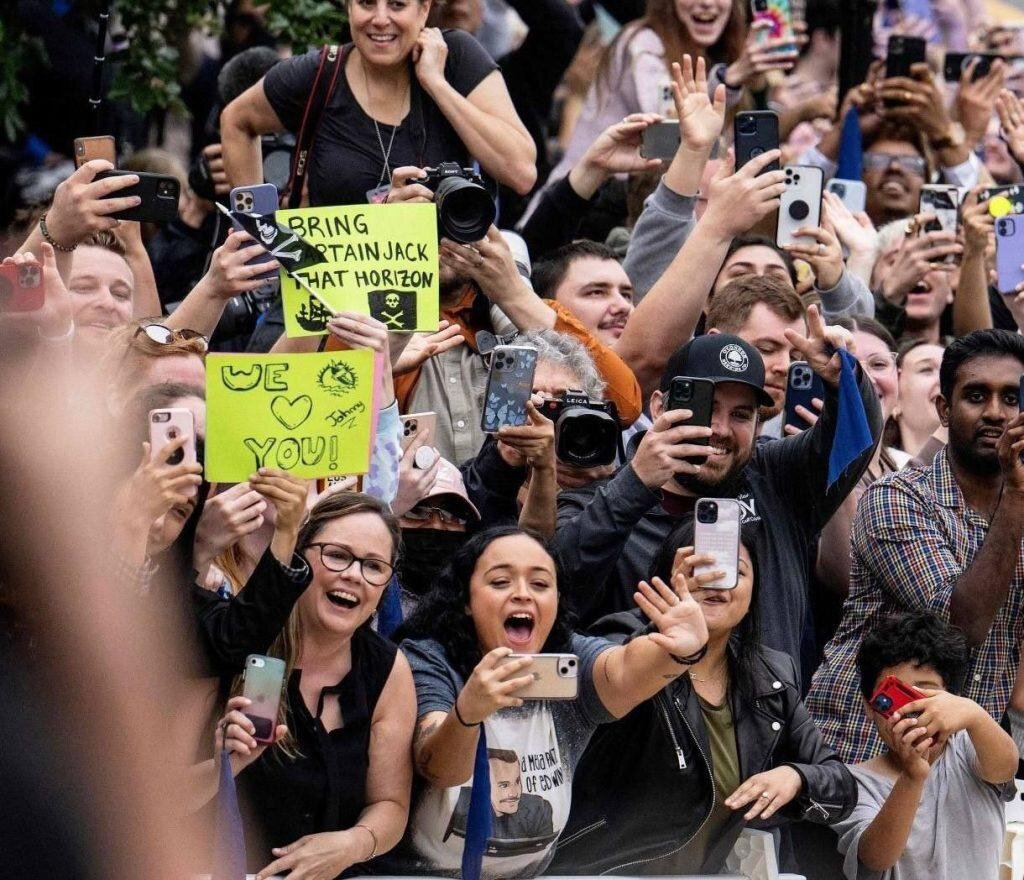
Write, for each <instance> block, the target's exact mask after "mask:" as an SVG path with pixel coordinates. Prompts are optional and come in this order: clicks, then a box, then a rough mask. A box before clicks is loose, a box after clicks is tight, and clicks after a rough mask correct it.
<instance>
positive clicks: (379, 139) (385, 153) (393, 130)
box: [359, 58, 405, 188]
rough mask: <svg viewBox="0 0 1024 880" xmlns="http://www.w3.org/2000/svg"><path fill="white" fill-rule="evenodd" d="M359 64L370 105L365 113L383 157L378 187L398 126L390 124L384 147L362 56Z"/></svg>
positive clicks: (385, 174)
mask: <svg viewBox="0 0 1024 880" xmlns="http://www.w3.org/2000/svg"><path fill="white" fill-rule="evenodd" d="M359 66H360V68H362V71H363V83H364V84H365V85H366V103H367V104H369V105H370V112H369V113H368V114H367V115H368V116H369V117H370V120H371V121H372V122H373V130H374V131H375V132H376V133H377V145H378V146H379V147H380V154H381V157H382V158H383V159H384V165H383V167H382V168H381V170H380V177H379V178H378V180H377V187H378V188H380V187H381V186H383V185H384V180H385V179H386V178H387V177H388V176H389V174H390V173H391V165H390V161H391V148H392V147H393V146H394V145H395V135H396V134H398V126H397V125H395V126H392V128H391V140H389V141H388V148H387V149H386V150H385V149H384V138H383V137H382V136H381V133H380V125H378V124H377V118H376V117H375V116H374V115H373V98H372V97H371V95H370V77H369V76H367V74H366V64H365V62H364V61H363V59H362V58H360V59H359ZM402 105H403V106H404V105H405V96H404V95H403V96H402Z"/></svg>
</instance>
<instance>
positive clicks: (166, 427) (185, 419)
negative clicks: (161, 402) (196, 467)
mask: <svg viewBox="0 0 1024 880" xmlns="http://www.w3.org/2000/svg"><path fill="white" fill-rule="evenodd" d="M181 436H184V437H186V438H187V439H186V440H185V445H184V446H182V447H181V448H180V449H176V450H175V451H174V452H173V453H171V457H170V458H168V459H167V463H168V464H181V463H182V462H187V463H188V464H195V463H196V425H195V419H194V418H193V417H192V410H190V409H177V408H172V409H151V410H150V411H149V445H150V455H151V456H152V457H153V459H154V460H155V459H156V457H157V455H158V454H159V452H160V450H161V449H163V448H164V447H165V446H166V445H167V444H168V443H170V442H171V441H172V440H177V439H178V438H179V437H181Z"/></svg>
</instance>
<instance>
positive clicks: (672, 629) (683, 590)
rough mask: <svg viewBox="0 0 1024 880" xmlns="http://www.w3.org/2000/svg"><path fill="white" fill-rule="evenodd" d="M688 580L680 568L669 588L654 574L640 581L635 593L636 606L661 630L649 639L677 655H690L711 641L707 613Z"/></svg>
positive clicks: (666, 651) (667, 651) (652, 634)
mask: <svg viewBox="0 0 1024 880" xmlns="http://www.w3.org/2000/svg"><path fill="white" fill-rule="evenodd" d="M686 580H687V579H686V577H685V576H683V575H682V574H681V573H680V572H678V571H677V572H676V573H675V574H673V575H672V586H671V587H669V586H668V585H667V584H666V583H665V582H664V581H663V580H662V579H661V578H660V577H654V578H651V582H650V583H647V581H640V583H639V584H638V587H637V592H636V593H634V594H633V599H634V600H635V601H636V604H637V606H638V607H639V608H640V610H641V611H643V613H644V614H646V615H647V617H648V618H649V619H650V621H651V623H653V624H654V625H655V626H656V627H657V629H658V631H657V632H656V633H651V634H650V635H649V636H648V638H649V639H650V640H651V641H652V642H653V643H654V644H656V645H657V646H658V647H659V648H661V649H662V650H663V651H665V653H667V654H671V655H672V656H674V657H689V656H691V655H692V654H695V653H697V651H699V650H700V649H701V648H703V647H704V646H705V645H706V644H707V642H708V625H707V622H706V621H705V620H704V612H703V611H701V608H700V605H698V604H697V601H696V600H695V599H694V598H693V596H691V595H690V591H689V589H688V588H687V585H686Z"/></svg>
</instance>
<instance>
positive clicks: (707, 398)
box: [665, 376, 715, 445]
mask: <svg viewBox="0 0 1024 880" xmlns="http://www.w3.org/2000/svg"><path fill="white" fill-rule="evenodd" d="M714 405H715V383H714V382H712V381H711V380H710V379H693V378H690V377H689V376H676V377H674V378H673V379H672V382H671V384H670V385H669V387H668V399H667V400H666V401H665V410H666V411H668V410H673V409H688V410H690V411H691V412H692V413H693V417H692V418H691V419H690V421H688V422H687V423H686V424H688V425H699V426H700V427H702V428H710V427H711V412H712V410H713V409H714ZM689 442H690V443H696V444H699V445H707V443H708V442H709V438H707V437H698V438H695V439H693V440H690V441H689Z"/></svg>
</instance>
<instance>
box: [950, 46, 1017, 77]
mask: <svg viewBox="0 0 1024 880" xmlns="http://www.w3.org/2000/svg"><path fill="white" fill-rule="evenodd" d="M1002 57H1003V56H1002V55H998V54H996V53H995V52H947V53H946V58H945V60H944V61H943V62H942V78H943V79H944V80H945V81H946V82H960V77H961V76H963V74H964V71H966V70H967V68H968V67H969V66H970V63H971V62H972V61H973V60H974V59H975V58H977V59H978V64H977V66H976V67H975V68H974V73H973V74H972V75H971V82H975V81H976V80H979V79H981V78H982V77H983V76H988V74H989V72H990V71H991V70H992V65H993V64H994V63H995V61H996V59H998V58H1002Z"/></svg>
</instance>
